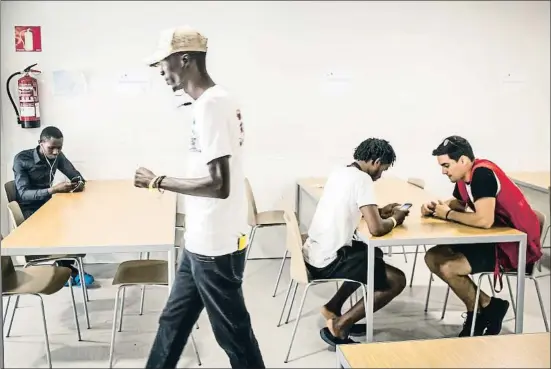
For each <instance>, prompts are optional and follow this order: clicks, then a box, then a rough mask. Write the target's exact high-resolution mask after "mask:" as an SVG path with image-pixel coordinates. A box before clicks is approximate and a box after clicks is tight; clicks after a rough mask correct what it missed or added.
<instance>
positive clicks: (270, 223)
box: [245, 178, 288, 297]
mask: <svg viewBox="0 0 551 369" xmlns="http://www.w3.org/2000/svg"><path fill="white" fill-rule="evenodd" d="M245 193H246V195H247V206H248V223H249V226H250V227H251V231H250V233H249V241H248V245H247V255H246V257H245V262H247V260H249V253H250V252H251V249H252V246H253V241H254V236H255V234H256V231H257V229H259V228H266V227H277V226H284V225H285V220H284V219H283V213H284V211H283V210H271V211H263V212H260V213H259V212H258V210H257V208H256V201H255V199H254V194H253V190H252V188H251V184H250V182H249V180H248V179H247V178H245ZM287 252H288V250H287V249H285V252H284V254H283V259H281V266H280V267H279V272H278V274H277V278H276V282H275V286H274V293H273V294H272V297H275V295H276V293H277V287H278V286H279V281H280V279H281V274H282V273H283V267H284V266H285V260H286V259H287Z"/></svg>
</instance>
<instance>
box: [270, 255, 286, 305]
mask: <svg viewBox="0 0 551 369" xmlns="http://www.w3.org/2000/svg"><path fill="white" fill-rule="evenodd" d="M288 253H289V251H288V250H287V248H285V253H284V254H283V259H282V260H281V266H280V267H279V272H278V273H277V279H276V284H275V287H274V293H273V295H272V297H275V295H276V293H277V287H278V286H279V280H280V279H281V274H282V273H283V267H284V266H285V260H286V259H287V254H288Z"/></svg>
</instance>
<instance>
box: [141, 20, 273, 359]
mask: <svg viewBox="0 0 551 369" xmlns="http://www.w3.org/2000/svg"><path fill="white" fill-rule="evenodd" d="M159 44H160V45H159V50H158V51H157V53H156V54H155V55H154V56H153V57H152V58H151V60H150V62H149V64H150V65H151V66H158V67H159V69H160V74H161V76H163V77H164V79H165V80H166V82H167V84H168V85H170V86H171V87H172V89H173V91H179V90H182V89H183V90H184V92H185V93H186V94H188V95H189V96H190V97H191V98H192V99H193V100H195V101H194V103H193V123H192V125H191V138H190V146H189V154H188V163H187V169H188V175H187V177H188V179H179V178H170V177H166V176H155V175H154V174H153V173H152V172H151V171H150V170H148V169H145V168H140V169H138V170H137V172H136V175H135V185H136V186H137V187H146V188H147V187H149V188H150V189H158V190H159V191H163V190H166V191H172V192H177V193H180V194H184V195H186V198H185V208H186V210H185V213H186V232H185V249H184V251H183V255H182V258H181V262H180V265H179V268H178V270H177V273H176V279H175V281H174V286H173V288H172V290H171V292H170V296H169V299H168V301H167V304H166V306H165V308H164V310H163V312H162V314H161V317H160V319H159V329H158V331H157V336H156V338H155V342H154V343H153V347H152V349H151V353H150V356H149V359H148V361H147V364H146V368H162V369H168V368H175V367H176V365H177V363H178V360H179V358H180V355H181V353H182V350H183V349H184V346H185V344H186V342H187V340H188V338H189V335H190V334H191V330H192V329H193V326H194V325H195V322H196V321H197V319H198V317H199V314H200V313H201V311H202V310H203V309H204V308H205V309H206V310H207V313H208V315H209V320H210V322H211V326H212V330H213V333H214V336H215V338H216V341H217V342H218V344H219V345H220V347H221V348H222V349H223V350H224V351H225V352H226V354H227V355H228V358H229V360H230V364H231V366H232V368H240V369H246V368H251V369H262V368H264V367H265V366H264V362H263V359H262V354H261V353H260V349H259V347H258V342H257V340H256V338H255V335H254V333H253V330H252V327H251V319H250V316H249V313H248V311H247V307H246V306H245V301H244V299H243V291H242V281H243V271H244V268H245V253H246V245H245V241H244V240H245V239H244V234H243V232H246V230H247V228H248V227H247V208H246V197H245V188H244V181H245V177H244V174H243V168H242V146H243V138H244V135H243V123H242V120H241V111H240V107H239V105H238V104H237V103H236V102H235V101H234V100H233V98H232V97H231V96H230V95H229V94H228V93H227V92H226V91H225V90H224V89H223V88H222V87H220V86H218V85H216V84H215V83H214V81H213V80H212V79H211V77H210V76H209V74H208V73H207V69H206V52H207V39H206V38H205V37H204V36H203V35H201V34H200V33H198V32H197V31H194V30H192V29H190V28H187V27H180V28H175V29H170V30H167V31H164V32H163V33H162V35H161V38H160V42H159ZM185 105H187V104H185Z"/></svg>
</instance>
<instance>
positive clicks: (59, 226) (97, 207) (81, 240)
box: [0, 180, 176, 367]
mask: <svg viewBox="0 0 551 369" xmlns="http://www.w3.org/2000/svg"><path fill="white" fill-rule="evenodd" d="M175 224H176V194H175V193H172V192H165V193H162V194H161V193H160V192H157V191H156V192H149V191H148V190H147V189H140V188H136V187H134V185H133V182H132V181H124V180H122V181H121V180H114V181H88V182H87V183H86V189H85V190H84V191H83V192H80V193H68V194H56V195H54V196H52V198H51V199H50V200H49V201H48V202H46V204H44V205H43V206H42V207H41V208H40V209H39V210H38V211H37V212H36V213H34V214H33V215H32V216H31V217H30V218H29V219H27V220H26V221H25V222H23V224H21V225H20V226H19V227H17V228H15V229H14V230H13V231H12V232H11V233H10V234H9V235H8V236H7V237H6V238H4V240H3V241H2V247H1V254H2V256H22V255H54V254H93V253H96V254H106V253H118V252H120V253H127V252H132V253H135V252H147V251H152V252H153V251H165V252H167V254H168V283H169V288H172V283H173V281H174V277H175V267H174V266H175V264H176V254H175V248H174V227H175ZM1 292H2V291H1V287H0V294H1ZM83 293H84V290H83ZM2 326H3V324H2V317H1V316H0V327H2ZM1 336H2V337H3V335H1ZM0 342H1V341H0ZM2 347H3V345H2ZM1 364H2V367H3V363H1Z"/></svg>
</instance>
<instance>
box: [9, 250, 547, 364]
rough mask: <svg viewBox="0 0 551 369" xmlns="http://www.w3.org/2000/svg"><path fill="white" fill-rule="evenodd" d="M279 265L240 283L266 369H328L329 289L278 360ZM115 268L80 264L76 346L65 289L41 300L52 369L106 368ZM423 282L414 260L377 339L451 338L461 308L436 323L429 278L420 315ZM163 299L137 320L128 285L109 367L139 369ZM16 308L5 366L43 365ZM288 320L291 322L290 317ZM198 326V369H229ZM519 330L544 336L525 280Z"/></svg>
mask: <svg viewBox="0 0 551 369" xmlns="http://www.w3.org/2000/svg"><path fill="white" fill-rule="evenodd" d="M396 251H397V250H396ZM546 251H547V252H546V255H545V257H544V265H545V269H544V272H548V271H549V264H550V262H549V260H550V258H549V249H547V250H546ZM386 259H387V260H388V261H389V263H391V264H393V265H395V266H397V267H399V268H401V269H402V270H403V271H404V272H405V273H406V275H407V276H408V278H409V274H410V272H411V267H412V264H413V263H412V261H413V255H410V256H409V260H410V261H409V263H407V264H406V263H405V262H404V259H403V256H402V255H400V254H394V255H393V256H392V257H387V258H386ZM278 267H279V261H278V260H252V261H250V262H249V264H248V266H247V271H246V278H245V284H244V290H245V298H246V302H247V305H248V307H249V311H250V313H251V316H252V320H253V327H254V330H255V333H256V335H257V338H258V341H259V343H260V347H261V350H262V353H263V355H264V360H265V362H266V365H267V366H268V367H285V366H287V367H312V368H313V367H334V366H335V354H334V353H332V352H329V351H328V350H327V346H326V345H325V344H324V343H323V341H321V339H320V338H319V329H320V328H321V327H323V324H324V322H323V320H322V318H321V316H320V314H319V307H320V306H321V305H322V304H323V303H324V302H325V301H326V300H327V299H328V298H329V297H330V296H331V294H332V293H333V292H334V288H335V287H334V285H333V284H330V285H325V286H318V287H314V288H313V289H311V292H310V293H309V298H308V299H307V301H306V304H305V310H304V313H303V318H302V320H301V321H300V325H299V330H298V333H297V336H296V340H295V344H294V346H293V350H292V352H291V358H290V360H291V361H290V362H289V363H288V364H284V363H283V359H284V357H285V354H286V351H287V347H288V344H289V339H290V335H291V331H292V328H293V324H291V323H294V321H291V323H290V324H287V325H285V326H282V327H279V328H277V327H276V325H277V320H278V318H279V314H280V311H281V305H282V303H283V299H284V297H285V288H286V287H287V284H288V281H289V277H288V269H286V271H285V273H284V276H283V278H282V283H281V286H280V288H279V293H278V295H277V296H276V297H275V298H272V297H271V291H272V289H273V283H274V281H275V276H276V274H277V270H278ZM115 268H116V265H97V264H96V265H88V266H87V267H86V269H87V271H88V272H90V273H92V274H94V275H95V277H96V280H97V283H98V284H99V285H100V287H99V288H96V289H93V290H90V298H91V301H90V303H89V309H90V319H91V329H86V328H85V327H84V324H85V320H84V316H83V313H82V301H81V299H82V297H81V296H82V295H81V294H80V290H75V292H77V295H76V298H77V309H78V310H79V313H80V318H81V319H80V322H81V327H82V338H83V340H82V341H81V342H78V341H77V339H76V333H75V330H74V321H73V315H72V310H71V304H70V297H69V291H68V290H67V289H64V290H62V291H60V292H59V293H57V294H55V295H53V296H48V297H45V299H44V301H45V305H46V314H47V322H48V329H49V336H50V345H51V351H52V363H53V366H54V367H67V368H68V367H73V368H75V367H79V368H93V367H94V368H97V367H107V365H108V356H109V342H110V331H111V324H112V317H113V306H114V296H115V292H116V288H114V287H112V286H111V280H110V278H112V276H113V274H114V271H115ZM428 278H429V274H428V271H427V269H426V267H425V265H424V263H423V262H422V258H420V259H419V263H418V264H417V270H416V275H415V278H414V284H413V287H412V288H409V287H406V289H405V290H404V292H403V293H402V294H401V295H400V296H399V297H398V298H397V299H396V300H395V301H393V302H391V303H390V304H389V305H388V306H387V307H386V308H385V309H383V310H381V311H380V312H378V313H376V315H375V340H376V341H400V340H413V339H431V338H441V337H451V336H454V335H456V334H457V332H458V331H459V330H460V329H461V324H462V321H463V320H462V318H461V314H462V312H463V308H462V304H461V303H460V302H459V300H458V299H457V298H456V297H455V296H453V297H452V298H450V301H449V304H448V310H447V313H446V316H445V318H444V319H443V320H440V314H441V309H442V302H443V299H444V294H445V291H446V289H445V287H444V285H443V283H442V282H440V281H436V282H435V283H433V290H432V293H431V301H430V305H429V311H428V313H425V312H424V311H423V309H424V302H425V296H426V292H427V282H428ZM408 282H409V280H408ZM486 283H487V282H486ZM540 283H541V290H542V294H543V299H544V301H545V302H544V303H545V309H546V312H547V316H549V315H550V303H549V300H550V288H549V287H550V283H549V277H546V278H543V279H541V280H540ZM487 291H488V290H487ZM506 291H507V290H506V289H504V291H503V292H501V293H500V295H501V296H502V297H503V298H508V293H507V292H506ZM166 294H167V290H166V288H151V289H148V290H147V293H146V300H145V309H144V315H142V316H139V315H138V308H139V300H140V290H139V289H138V288H135V289H131V290H128V291H127V294H126V296H127V300H126V308H125V318H124V325H123V331H122V332H121V333H117V340H116V348H115V362H114V366H115V367H118V368H125V367H126V368H131V367H134V368H136V367H142V368H143V367H144V364H145V360H146V358H147V355H148V353H149V349H150V346H151V343H152V340H153V337H154V335H155V331H156V328H157V319H158V316H159V312H160V311H161V309H162V307H163V305H164V302H165V299H166ZM300 296H301V290H300V289H299V293H298V294H297V304H295V308H297V307H298V301H300V300H299V298H300ZM20 306H21V307H20V308H19V309H18V310H17V314H16V316H15V320H14V324H13V329H12V335H11V336H10V337H9V338H7V339H6V343H5V356H6V367H8V368H16V367H17V368H23V367H27V368H28V367H45V366H46V361H45V351H44V340H43V331H42V325H41V318H40V310H39V305H38V303H37V301H36V300H33V298H32V297H23V298H22V299H21V302H20ZM10 310H11V309H10ZM295 311H296V310H295ZM292 319H293V320H294V314H293V315H292ZM199 325H200V328H199V329H198V330H195V331H194V332H195V333H194V334H195V338H196V341H197V344H198V349H199V353H200V355H201V360H202V361H203V367H210V368H212V367H229V362H228V360H227V357H226V355H225V354H224V352H223V351H222V350H221V349H220V348H219V347H218V345H217V344H216V341H215V339H214V337H213V334H212V331H211V329H210V326H209V322H208V317H207V315H206V313H203V314H202V315H201V318H200V319H199ZM524 328H525V332H543V331H545V327H544V325H543V321H542V318H541V313H540V308H539V304H538V302H537V296H536V293H535V289H534V286H533V284H532V283H531V282H530V281H527V284H526V308H525V324H524ZM513 329H514V320H513V314H512V311H511V310H510V311H509V313H508V316H507V318H506V323H505V325H504V329H503V332H502V334H508V333H511V332H513ZM179 367H181V368H184V367H197V363H196V360H195V357H194V354H193V351H192V349H191V347H190V345H188V347H186V349H185V351H184V353H183V355H182V358H181V360H180V363H179Z"/></svg>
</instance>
